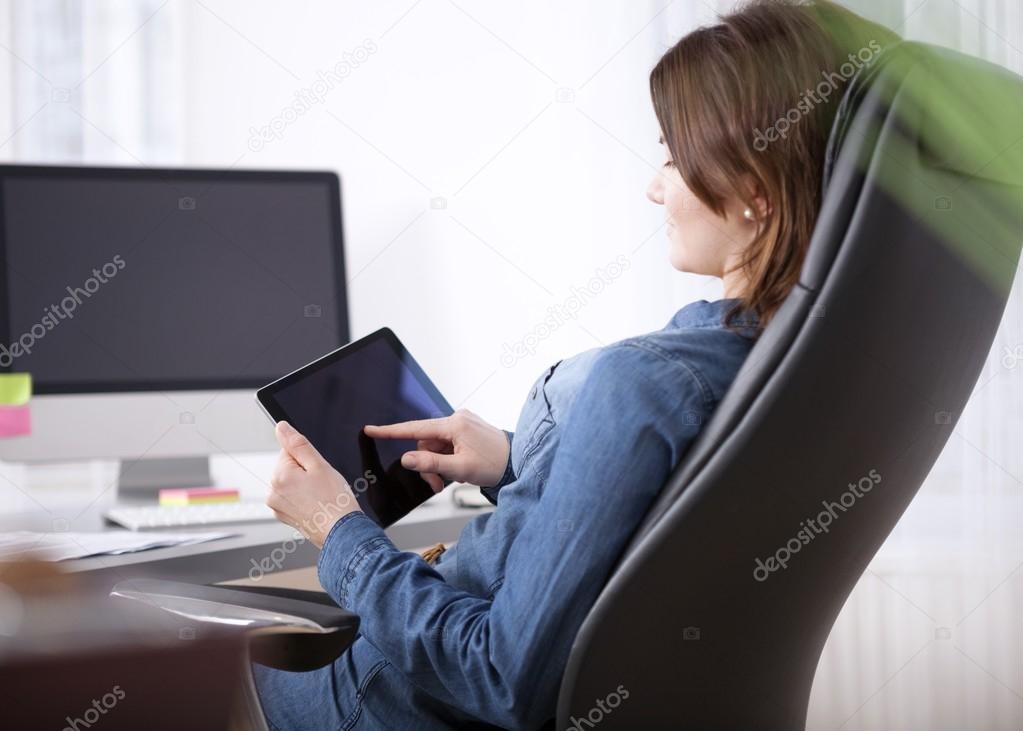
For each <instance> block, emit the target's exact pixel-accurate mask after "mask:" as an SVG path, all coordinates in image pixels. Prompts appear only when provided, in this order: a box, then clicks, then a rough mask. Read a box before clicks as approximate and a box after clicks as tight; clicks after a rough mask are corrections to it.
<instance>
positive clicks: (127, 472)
mask: <svg viewBox="0 0 1023 731" xmlns="http://www.w3.org/2000/svg"><path fill="white" fill-rule="evenodd" d="M212 484H213V480H212V478H211V477H210V459H209V457H173V458H160V459H148V458H147V459H136V460H122V461H121V466H120V470H119V472H118V476H117V497H118V499H119V500H125V499H129V500H134V499H144V500H149V499H154V500H155V499H156V498H157V497H158V496H159V493H160V490H161V489H163V488H168V487H210V486H211V485H212Z"/></svg>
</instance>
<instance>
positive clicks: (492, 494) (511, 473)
mask: <svg viewBox="0 0 1023 731" xmlns="http://www.w3.org/2000/svg"><path fill="white" fill-rule="evenodd" d="M504 434H505V436H506V437H508V464H506V465H505V467H504V474H503V475H501V479H500V480H498V481H497V484H496V485H494V486H492V487H490V486H487V487H483V486H480V492H482V493H483V497H485V498H486V499H487V500H489V501H490V503H491V505H497V493H498V492H500V490H501V488H502V487H504V486H505V485H507V484H508V483H509V482H514V481H515V470H514V469H513V468H512V457H511V455H512V441H513V440H514V439H515V434H514V433H513V432H510V431H508V430H507V429H505V430H504Z"/></svg>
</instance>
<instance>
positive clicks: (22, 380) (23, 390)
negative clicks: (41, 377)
mask: <svg viewBox="0 0 1023 731" xmlns="http://www.w3.org/2000/svg"><path fill="white" fill-rule="evenodd" d="M31 396H32V374H31V373H0V406H21V405H22V404H27V403H28V400H29V398H30V397H31Z"/></svg>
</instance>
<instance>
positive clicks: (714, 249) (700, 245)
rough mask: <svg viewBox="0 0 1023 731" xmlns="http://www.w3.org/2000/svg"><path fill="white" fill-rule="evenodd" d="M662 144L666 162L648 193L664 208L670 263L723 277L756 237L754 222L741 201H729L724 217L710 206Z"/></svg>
mask: <svg viewBox="0 0 1023 731" xmlns="http://www.w3.org/2000/svg"><path fill="white" fill-rule="evenodd" d="M661 147H662V149H663V150H664V155H665V158H664V164H663V165H662V167H661V169H660V171H658V173H657V174H656V175H654V178H653V180H651V181H650V186H649V187H648V188H647V193H646V194H647V198H649V199H650V200H651V201H653V202H654V203H657V204H658V205H661V206H664V208H665V213H666V214H667V234H668V242H669V247H670V248H669V251H668V258H669V260H670V261H671V265H672V266H673V267H674V268H675V269H677V270H679V271H680V272H691V273H693V274H704V275H709V276H714V277H722V278H724V277H725V272H726V270H729V269H732V268H734V267H735V264H736V263H737V262H738V260H739V256H740V255H741V254H742V252H743V251H744V250H745V249H746V247H747V246H748V245H749V244H750V242H751V241H752V240H753V235H754V234H755V232H756V227H755V226H754V222H753V221H751V220H750V219H748V218H747V217H746V216H745V215H744V211H745V206H744V205H743V204H742V203H741V202H740V201H738V200H734V201H728V202H726V205H725V215H724V216H718V215H717V214H716V213H714V212H713V211H711V210H710V209H709V208H707V206H705V205H704V204H703V202H702V201H701V200H700V199H699V198H697V197H696V195H695V194H694V193H693V192H692V191H691V190H689V188H688V186H686V184H685V181H684V180H682V175H681V173H679V171H678V168H677V167H675V162H674V161H673V160H672V159H671V151H670V150H668V146H667V145H665V144H664V140H663V139H662V140H661ZM726 284H727V280H726Z"/></svg>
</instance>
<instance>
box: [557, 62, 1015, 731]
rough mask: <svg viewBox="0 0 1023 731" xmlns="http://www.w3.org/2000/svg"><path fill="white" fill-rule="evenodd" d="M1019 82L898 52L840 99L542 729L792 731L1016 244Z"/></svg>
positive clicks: (954, 414) (940, 418) (925, 460)
mask: <svg viewBox="0 0 1023 731" xmlns="http://www.w3.org/2000/svg"><path fill="white" fill-rule="evenodd" d="M1020 135H1023V80H1021V79H1020V78H1019V77H1016V76H1014V75H1012V74H1010V73H1008V72H1007V71H1005V70H1003V69H1001V68H999V67H996V66H993V65H991V64H987V63H985V62H982V61H979V60H977V59H973V58H969V57H966V56H963V55H961V54H957V53H954V52H952V51H948V50H946V49H940V48H937V47H933V46H927V45H924V44H917V43H909V42H903V43H899V44H897V45H895V46H893V47H891V48H889V49H886V50H885V51H884V52H883V53H882V54H880V55H879V56H878V57H877V58H876V59H875V62H874V63H873V64H872V65H871V67H869V69H865V70H863V71H861V72H860V73H859V74H858V75H857V76H856V77H855V78H854V79H853V80H852V81H851V82H850V85H849V88H848V89H847V90H846V93H845V96H844V98H843V100H842V102H841V106H840V109H839V113H838V117H837V120H836V122H835V125H834V129H833V131H832V135H831V140H830V142H829V151H828V162H827V166H826V167H827V170H826V176H825V183H826V193H825V197H824V201H823V204H822V208H821V212H820V217H819V220H818V223H817V227H816V230H815V232H814V236H813V240H812V242H811V245H810V250H809V252H808V255H807V258H806V261H805V264H804V266H803V268H802V272H801V278H800V282H799V284H798V286H796V288H795V289H794V290H793V291H792V293H791V295H790V296H789V297H788V298H787V300H786V301H785V303H784V305H783V306H782V308H781V309H780V311H779V312H778V314H777V315H776V317H775V319H774V320H773V321H772V322H771V324H770V325H769V326H768V327H767V328H766V329H765V331H764V332H763V334H762V335H761V337H760V339H759V341H758V342H757V344H756V345H755V346H754V348H753V350H752V351H751V353H750V355H749V357H748V359H747V361H746V363H745V364H744V365H743V367H742V369H741V370H740V372H739V374H738V376H737V378H736V380H735V382H734V383H733V385H732V387H731V389H730V390H729V392H728V393H727V394H726V396H725V398H724V399H723V400H722V402H721V403H720V404H719V406H718V409H717V411H716V412H715V414H714V416H713V418H712V419H711V420H710V421H709V422H708V423H707V425H706V426H705V428H704V430H703V432H702V433H701V435H700V438H699V439H698V440H697V442H696V443H695V444H694V445H693V447H692V448H691V450H690V451H689V453H688V454H687V456H686V459H685V460H684V461H683V462H682V463H681V464H680V465H679V466H678V467H677V469H676V470H675V472H674V474H673V475H672V477H671V479H670V480H669V482H668V483H667V485H666V487H665V488H664V490H663V492H662V494H661V496H660V497H659V499H658V501H657V503H656V505H655V506H654V507H653V509H652V510H651V512H650V515H649V516H648V518H647V519H646V520H645V522H644V524H643V525H642V526H641V528H640V529H639V530H638V531H637V533H636V535H635V537H634V539H633V541H632V543H631V545H630V546H629V548H628V549H627V551H626V552H625V554H624V555H623V557H622V559H621V561H620V563H619V565H618V566H617V567H616V569H615V570H614V572H613V573H612V575H611V577H610V579H609V581H608V583H607V585H606V587H605V589H604V591H603V592H602V593H601V595H600V597H599V598H598V600H597V602H596V603H595V605H594V606H593V608H592V610H591V611H590V613H589V615H588V617H587V619H586V621H585V622H584V624H583V626H582V628H581V629H580V631H579V633H578V635H577V637H576V640H575V644H574V646H573V650H572V654H571V657H570V660H569V663H568V667H567V669H566V672H565V675H564V678H563V681H562V686H561V692H560V698H559V702H558V717H557V726H558V728H561V729H569V728H572V729H587V728H592V727H594V726H595V725H597V724H598V723H599V724H600V725H601V727H608V728H636V727H644V726H646V727H684V728H707V727H717V728H758V729H770V728H779V729H782V728H783V729H794V728H802V727H803V726H804V725H805V721H806V711H807V705H808V700H809V694H810V687H811V684H812V682H813V677H814V673H815V670H816V667H817V662H818V659H819V657H820V653H821V649H822V647H823V645H824V642H825V640H826V639H827V637H828V634H829V632H830V630H831V627H832V625H833V623H834V620H835V618H836V616H837V615H838V613H839V610H840V609H841V608H842V606H843V604H844V603H845V600H846V598H847V597H848V595H849V593H850V591H851V590H852V588H853V586H854V585H855V584H856V582H857V580H858V579H859V577H860V575H861V574H862V572H863V571H864V570H865V568H866V566H867V564H868V563H869V561H870V560H871V558H872V557H873V556H874V554H875V553H876V551H877V549H878V548H879V547H880V545H881V544H882V542H883V541H884V540H885V538H886V537H887V536H888V534H889V532H890V531H891V530H892V528H893V527H894V525H895V524H896V522H897V521H898V520H899V517H900V516H901V515H902V513H903V511H904V510H905V509H906V507H907V505H908V504H909V502H910V500H912V498H913V496H914V494H915V493H916V491H917V489H918V488H919V487H920V485H921V483H922V482H923V480H924V478H925V477H926V476H927V473H928V472H929V471H930V469H931V467H932V466H933V464H934V462H935V460H936V459H937V457H938V454H939V452H940V451H941V449H942V447H943V445H944V444H945V442H946V440H947V439H948V438H949V436H950V435H951V432H952V429H953V428H954V427H955V424H956V420H957V419H958V417H959V415H960V413H961V412H962V409H963V406H964V404H965V403H966V401H967V398H968V397H969V395H970V392H971V390H972V388H973V386H974V385H975V383H976V380H977V378H978V375H979V373H980V370H981V368H982V366H983V364H984V361H985V359H986V357H987V354H988V351H989V349H990V348H991V345H992V341H993V339H994V335H995V332H996V330H997V327H998V324H999V321H1000V319H1001V316H1002V312H1003V310H1004V307H1005V303H1006V299H1007V297H1008V292H1009V289H1010V285H1011V283H1012V280H1013V276H1014V274H1015V271H1016V268H1017V263H1018V258H1019V253H1020V245H1021V242H1023V180H1021V178H1023V140H1021V139H1020Z"/></svg>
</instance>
